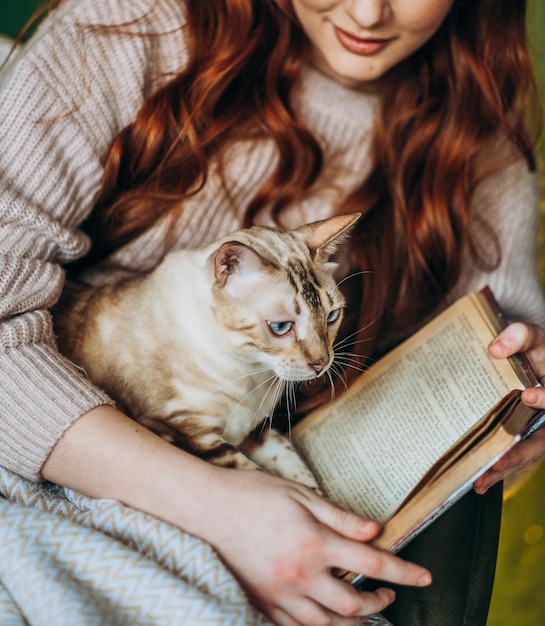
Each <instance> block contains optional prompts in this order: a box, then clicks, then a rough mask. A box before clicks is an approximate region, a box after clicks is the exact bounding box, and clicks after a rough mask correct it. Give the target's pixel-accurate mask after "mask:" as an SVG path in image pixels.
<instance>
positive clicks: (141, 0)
mask: <svg viewBox="0 0 545 626" xmlns="http://www.w3.org/2000/svg"><path fill="white" fill-rule="evenodd" d="M55 19H57V20H68V21H74V22H78V23H80V24H81V25H88V26H90V25H93V26H131V27H133V28H137V29H138V28H143V29H147V30H148V31H149V32H153V31H154V30H155V29H156V28H157V27H161V26H163V25H165V24H167V25H168V26H169V29H172V28H174V27H176V26H182V25H183V23H184V22H185V3H184V2H181V1H180V0H161V2H157V1H156V0H65V1H64V2H63V3H62V4H61V5H60V6H59V8H58V9H57V11H56V13H55ZM165 30H166V29H165Z"/></svg>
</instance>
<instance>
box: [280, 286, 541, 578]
mask: <svg viewBox="0 0 545 626" xmlns="http://www.w3.org/2000/svg"><path fill="white" fill-rule="evenodd" d="M504 326H505V322H504V319H503V316H502V314H501V312H500V311H499V309H498V306H497V304H496V302H495V300H494V298H493V296H492V293H491V291H490V290H489V289H488V288H485V289H483V290H482V291H480V292H476V293H472V294H469V295H467V296H465V297H463V298H461V299H460V300H458V301H457V302H455V303H454V304H453V305H451V306H450V307H449V308H448V309H446V310H445V311H444V312H443V313H441V314H440V315H439V316H437V317H436V318H435V319H433V320H432V321H431V322H429V323H428V324H427V325H426V326H425V327H424V328H422V329H421V330H419V331H418V332H417V333H415V334H414V335H413V336H412V337H410V338H409V339H407V340H406V341H405V342H404V343H402V344H400V345H399V346H398V347H397V348H395V349H394V350H392V352H390V353H389V354H387V355H386V356H384V357H383V358H382V359H380V360H379V361H377V362H376V363H375V364H374V365H372V366H371V367H370V368H369V369H368V370H367V371H366V372H365V373H364V374H362V375H361V376H360V377H359V379H358V380H357V381H356V382H355V383H354V384H353V385H352V386H351V388H350V389H349V390H348V391H347V392H346V393H345V394H344V395H343V396H341V397H340V398H339V399H338V400H336V401H335V402H332V403H330V404H328V405H326V406H323V407H321V408H319V409H317V410H316V411H314V412H312V413H310V414H309V415H308V416H307V417H305V418H304V419H303V420H302V421H301V422H300V423H299V424H298V425H297V426H296V427H295V428H294V429H293V431H292V439H293V443H294V445H295V446H296V448H297V449H298V450H299V452H300V453H301V454H302V456H303V457H304V458H305V460H306V461H307V463H308V465H309V466H310V468H311V469H312V471H313V472H314V474H315V476H316V478H317V480H318V482H319V483H320V485H321V486H322V488H323V490H324V492H325V493H326V495H327V496H328V497H329V498H330V499H331V500H333V501H335V502H337V503H339V504H340V505H342V506H344V507H345V508H347V509H350V510H352V511H355V512H357V513H360V514H362V515H365V516H368V517H371V518H373V519H377V520H379V521H381V522H383V523H384V530H383V532H382V534H381V535H380V536H379V537H378V538H377V539H376V540H375V541H374V542H373V543H374V545H376V546H378V547H381V548H384V549H387V550H391V551H393V552H396V551H398V550H399V549H401V548H402V547H403V546H404V545H405V544H406V543H407V542H408V541H409V540H410V539H411V538H412V537H414V536H415V535H416V534H417V533H418V532H420V530H422V529H423V528H424V527H425V526H427V525H428V524H429V523H431V522H432V521H433V520H434V519H435V518H436V517H437V516H439V515H440V514H441V513H442V512H444V511H445V510H446V509H447V508H448V507H449V506H450V505H451V504H453V503H454V502H455V501H456V500H457V499H458V498H460V497H461V496H462V495H463V494H464V493H466V492H467V491H468V490H469V489H471V487H472V483H473V481H474V480H475V479H476V478H477V477H478V476H479V475H480V474H482V473H483V472H484V471H485V470H486V469H488V468H489V467H490V466H491V465H493V464H494V463H495V462H496V460H497V459H499V458H500V457H501V456H502V455H503V454H505V452H507V450H509V449H510V448H511V447H512V446H513V445H514V444H515V443H516V442H517V441H519V440H520V439H521V438H524V437H526V436H527V435H529V434H530V433H531V432H533V430H534V429H535V428H537V427H538V426H540V425H541V422H542V420H543V419H544V418H543V413H544V412H543V411H541V410H535V409H531V408H529V407H527V406H526V405H525V404H523V403H522V402H521V401H520V390H522V389H523V388H525V387H529V386H537V385H538V384H539V383H538V381H537V379H536V376H535V375H534V373H533V372H532V370H531V367H530V365H529V363H528V361H527V359H526V358H525V357H524V356H523V355H517V356H516V357H513V358H510V359H502V360H497V359H492V358H491V357H490V356H489V354H488V351H487V346H488V344H489V343H490V342H491V341H492V339H493V338H494V337H495V336H496V335H497V333H498V332H499V331H500V330H501V329H502V328H503V327H504ZM345 578H346V579H347V580H351V581H352V582H353V583H354V584H356V583H357V582H358V578H357V577H356V575H355V574H352V573H346V574H345Z"/></svg>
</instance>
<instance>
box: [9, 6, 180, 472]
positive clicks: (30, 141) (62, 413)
mask: <svg viewBox="0 0 545 626" xmlns="http://www.w3.org/2000/svg"><path fill="white" fill-rule="evenodd" d="M151 6H152V3H151V1H150V0H131V2H127V1H122V0H79V1H78V2H75V1H72V0H68V2H66V3H65V4H63V5H62V7H63V8H62V9H61V11H59V13H58V14H56V15H55V16H53V18H51V19H49V20H48V21H47V22H46V23H45V24H44V25H43V26H42V27H41V29H40V30H39V31H38V33H37V34H36V35H35V36H34V38H33V39H32V40H31V41H30V42H29V44H27V47H26V49H25V50H24V51H23V52H21V53H20V54H18V56H17V58H16V60H15V61H14V62H13V63H12V64H11V65H10V66H8V68H7V69H6V70H5V71H4V75H3V77H2V82H1V84H0V464H2V465H4V466H6V467H8V468H9V469H11V470H13V471H15V472H17V473H19V474H21V475H23V476H25V477H27V478H30V479H32V480H38V479H39V478H40V470H41V467H42V465H43V463H44V462H45V460H46V459H47V457H48V455H49V453H50V451H51V450H52V449H53V447H54V446H55V444H56V443H57V441H58V440H59V439H60V437H61V436H62V434H63V433H64V432H65V430H66V429H67V428H68V427H69V426H70V425H71V424H72V423H73V422H74V421H75V420H76V419H77V418H78V417H79V416H81V415H83V414H84V413H85V412H87V411H88V410H90V409H91V408H93V407H95V406H98V405H100V404H104V403H110V400H109V398H108V397H107V396H106V395H105V394H104V393H103V392H102V391H100V390H99V389H97V388H95V387H94V386H93V385H91V384H90V382H89V381H88V380H87V379H86V378H85V376H84V375H83V373H82V372H81V371H80V370H79V369H78V368H77V367H75V366H74V365H73V364H71V363H70V362H68V361H67V360H66V359H64V358H63V357H62V356H61V355H60V354H59V353H58V352H57V349H56V343H55V338H54V335H53V330H52V322H51V318H50V314H49V312H48V309H49V307H51V306H52V305H53V304H54V303H55V301H56V300H57V298H58V296H59V294H60V292H61V289H62V285H63V280H64V272H63V269H62V265H63V264H64V263H66V262H69V261H71V260H74V259H76V258H78V257H80V256H82V255H83V254H84V253H85V252H86V251H87V250H88V247H89V241H88V239H87V237H86V236H85V235H84V234H83V232H82V231H81V230H79V226H80V225H81V223H82V221H83V220H84V219H85V217H86V216H87V215H88V214H89V212H90V211H91V209H92V206H93V203H94V200H95V199H96V197H97V194H98V191H99V188H100V184H101V178H102V164H103V161H104V158H105V155H106V154H107V151H108V149H109V146H110V145H111V142H112V140H113V138H114V137H115V135H116V134H117V133H118V132H119V131H120V130H121V128H123V127H124V126H125V125H126V124H127V123H128V122H129V121H130V120H131V119H132V117H133V116H134V114H135V112H136V110H137V109H138V108H139V106H140V105H141V103H142V101H143V99H144V97H145V96H146V95H147V93H148V92H149V90H150V89H151V88H152V84H153V80H154V77H155V78H157V79H158V80H159V76H165V75H166V74H167V73H168V71H169V68H168V63H165V64H163V66H161V63H159V57H160V55H161V49H160V46H162V45H166V44H163V43H161V44H158V43H156V42H155V43H154V40H156V39H157V37H155V38H153V37H136V36H133V35H132V34H131V35H127V34H126V33H125V34H119V33H118V35H117V36H114V35H112V34H111V33H108V32H104V29H100V28H93V27H92V24H93V23H94V22H95V23H97V24H120V23H123V24H127V23H131V24H132V23H135V24H137V25H138V26H137V28H139V29H145V28H148V29H149V28H150V25H149V23H148V22H147V21H146V19H140V18H141V16H142V15H144V16H147V15H148V14H150V7H151ZM163 6H164V7H170V9H169V10H170V11H171V13H168V11H167V10H166V8H165V9H164V14H161V13H159V12H158V13H157V16H156V17H155V19H156V22H154V23H153V24H154V28H155V27H156V28H157V29H159V32H166V31H170V32H171V33H172V32H173V24H174V25H176V22H175V21H174V20H173V14H172V11H173V10H174V9H173V7H175V6H178V7H179V4H178V3H175V2H169V1H168V0H166V2H165V3H164V4H163ZM178 12H179V9H178ZM136 17H138V18H139V19H140V21H138V20H136V22H135V21H134V20H135V18H136ZM176 17H179V16H176ZM161 19H162V20H163V23H161ZM131 20H132V21H131ZM179 23H180V22H178V24H179ZM83 24H85V25H86V26H82V25H83ZM89 24H91V26H89ZM106 30H107V29H106ZM178 36H179V35H178ZM178 52H180V50H179V49H178Z"/></svg>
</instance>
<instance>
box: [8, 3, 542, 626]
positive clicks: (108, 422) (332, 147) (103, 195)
mask: <svg viewBox="0 0 545 626" xmlns="http://www.w3.org/2000/svg"><path fill="white" fill-rule="evenodd" d="M55 4H60V6H59V8H58V10H57V11H56V12H55V13H54V14H53V15H52V17H51V18H50V19H49V20H47V21H46V22H45V24H43V25H42V27H41V28H40V30H39V31H38V33H37V34H36V35H35V36H34V37H33V38H32V40H31V41H30V43H29V44H28V45H27V46H26V50H24V52H22V53H21V54H20V55H19V56H18V57H17V58H16V59H15V61H14V62H13V63H12V64H10V65H8V67H7V68H6V69H5V70H4V79H3V84H2V91H1V101H0V120H2V122H1V123H2V133H1V141H2V149H1V150H0V163H1V166H0V172H1V181H0V182H1V187H2V194H1V195H0V211H1V215H2V237H3V243H4V245H3V248H2V250H3V253H2V254H3V257H2V263H3V268H2V272H1V273H0V275H1V276H2V278H1V279H0V285H1V287H2V296H3V302H4V306H3V309H2V318H1V326H0V334H1V336H2V345H3V347H4V350H3V352H2V357H1V359H2V363H1V366H0V381H1V388H2V399H1V400H0V406H1V407H2V409H1V415H2V420H1V421H0V428H1V429H2V436H1V438H0V463H1V464H2V465H4V466H6V467H7V468H8V469H9V470H12V471H14V472H16V473H17V474H20V475H22V476H23V477H26V478H28V479H30V480H32V481H38V480H40V479H41V478H44V479H46V480H48V481H52V482H53V483H57V484H60V485H64V486H67V487H70V488H73V489H75V490H76V491H78V492H81V493H84V494H87V495H90V496H93V497H97V498H115V499H117V500H120V501H121V502H124V503H126V504H128V505H130V506H131V507H133V508H135V509H139V510H141V511H144V512H151V513H153V514H154V515H156V516H157V517H159V518H161V519H163V520H165V521H167V522H170V523H171V524H174V525H175V526H177V527H179V528H182V529H184V530H185V531H187V532H188V533H191V534H194V535H197V536H198V537H201V538H203V539H204V540H206V541H207V542H209V543H210V544H211V545H212V546H213V547H214V548H215V549H216V551H217V552H218V553H219V555H220V557H221V559H222V560H223V561H224V562H225V563H226V564H227V566H228V567H229V569H230V570H231V571H232V572H233V573H234V574H235V576H236V577H237V579H238V580H239V582H240V583H241V585H242V587H243V589H244V590H245V591H246V593H247V594H248V595H249V597H250V599H251V600H252V602H253V603H254V604H255V605H256V606H257V607H259V608H260V609H261V610H262V611H263V612H264V613H265V614H267V616H268V617H269V618H270V619H271V620H273V621H274V622H275V623H276V624H280V625H282V626H283V625H285V626H291V625H292V624H312V625H318V624H343V625H344V624H356V623H359V622H360V621H361V619H362V617H363V616H366V615H369V614H371V613H375V612H378V611H381V610H383V609H384V608H385V607H386V606H387V605H389V604H390V603H391V602H392V601H393V599H394V594H393V592H392V591H391V590H389V589H385V588H379V589H377V590H374V591H366V592H363V593H357V592H356V591H355V590H354V589H352V588H350V587H349V586H347V585H345V584H344V583H342V582H340V581H338V580H336V579H334V578H333V577H332V576H331V573H330V570H331V568H332V567H343V568H348V569H351V570H356V571H361V572H363V573H364V574H366V575H368V576H370V577H372V578H377V579H380V580H384V581H387V582H388V583H401V584H403V585H409V586H410V587H409V588H408V595H409V605H410V603H411V597H412V596H411V594H416V593H417V590H416V589H415V588H414V586H426V585H428V584H429V582H430V574H429V572H428V571H427V570H426V569H425V568H423V567H420V566H417V565H414V564H412V563H409V562H407V561H402V560H401V559H399V558H397V557H394V556H392V555H388V554H385V553H382V552H378V551H376V550H374V549H373V548H372V547H371V546H370V545H368V544H367V543H366V542H367V541H369V540H371V539H372V538H373V536H375V535H376V534H377V533H378V532H379V528H378V525H377V524H375V523H374V522H371V521H366V520H362V519H360V518H358V517H357V516H354V515H351V514H348V513H344V512H341V511H340V510H339V509H337V508H335V507H333V506H332V505H330V504H329V503H327V502H325V501H323V500H321V499H319V498H318V497H316V496H315V495H314V494H311V493H308V492H307V491H306V490H305V489H302V488H299V487H297V486H294V485H291V484H289V483H286V482H285V481H282V480H280V479H277V478H273V477H270V476H266V475H263V474H261V473H257V472H232V471H229V470H224V469H221V468H216V467H213V466H211V465H208V464H206V463H204V462H202V461H200V460H198V459H195V458H193V457H190V456H188V455H186V454H185V453H183V452H181V451H180V450H177V449H175V448H173V447H171V446H169V445H168V444H166V443H165V442H164V441H162V440H160V439H158V438H156V437H155V436H153V435H152V434H151V433H149V432H148V431H146V430H144V429H142V428H141V427H137V426H135V424H134V423H133V422H132V421H131V420H129V419H128V418H126V417H125V416H123V415H122V414H121V413H120V412H118V411H117V410H116V409H115V408H113V407H112V405H111V402H110V401H109V399H108V398H107V397H105V396H104V394H103V393H101V392H100V390H97V389H95V388H94V387H93V386H92V385H90V384H89V383H88V381H87V380H86V379H85V377H84V375H83V374H82V373H81V372H80V371H79V370H77V369H76V368H75V367H73V366H72V365H71V364H70V363H67V362H66V361H65V360H63V359H62V358H61V357H60V356H59V355H58V354H57V353H56V350H55V344H54V339H53V336H52V332H51V324H50V318H49V314H48V312H47V309H48V308H49V307H51V306H52V305H53V304H54V303H55V301H56V299H57V298H58V295H59V292H60V290H61V288H62V283H63V275H64V269H65V268H66V267H68V266H69V265H70V264H72V265H71V271H72V272H73V273H74V274H78V275H79V276H80V277H83V278H84V279H85V280H86V281H88V282H90V283H94V284H99V283H100V282H102V281H111V280H115V279H116V278H118V277H120V276H123V275H125V274H127V273H130V272H134V271H145V270H148V269H150V268H151V267H153V266H154V265H156V264H157V263H158V262H159V260H160V259H161V257H162V256H163V255H164V253H165V251H166V250H168V249H169V248H170V247H172V246H174V245H177V246H195V245H198V244H199V243H202V242H204V241H210V240H212V239H214V238H215V237H216V236H218V235H220V234H225V233H227V232H229V231H230V230H233V229H234V228H237V227H239V226H241V225H244V224H250V223H280V224H282V225H286V226H292V225H297V224H301V223H303V222H307V221H311V220H314V219H319V218H321V217H325V216H327V215H330V214H333V213H336V212H338V213H345V212H348V211H351V210H354V209H357V210H360V211H363V212H364V213H365V217H364V218H363V219H362V220H361V224H360V225H359V228H358V233H357V234H356V235H355V237H354V238H353V239H352V242H353V245H352V246H351V248H350V250H347V251H344V253H343V254H342V257H341V258H340V259H339V261H340V262H341V267H342V270H343V273H344V274H345V275H347V274H348V273H350V272H353V271H354V270H361V271H365V272H366V274H365V280H362V281H361V283H357V284H352V285H351V294H352V297H353V299H358V300H360V301H361V302H364V303H365V306H360V311H359V315H358V319H357V320H355V321H354V324H355V327H357V328H361V329H365V330H364V331H362V332H363V334H362V336H361V337H360V338H361V339H363V340H365V341H364V342H363V343H359V344H358V345H361V346H364V350H365V353H364V354H362V357H363V356H370V357H373V358H376V357H377V356H379V355H380V354H381V353H382V352H384V351H385V350H387V349H388V348H389V347H391V346H392V345H393V344H395V343H396V342H398V341H399V340H400V339H402V338H403V337H405V336H407V335H408V334H410V333H411V332H412V331H413V330H414V329H415V328H417V327H418V326H420V325H422V324H423V323H424V322H425V321H426V320H427V319H428V318H429V317H430V316H431V315H433V314H434V313H436V312H437V311H438V310H440V309H441V308H443V307H444V306H445V305H446V304H447V303H448V302H450V301H451V300H452V299H453V298H455V297H457V296H458V295H461V294H462V293H464V292H466V291H468V290H471V289H474V288H478V287H479V286H482V285H483V284H484V283H489V284H490V285H491V286H492V288H493V290H494V291H495V293H496V296H497V297H498V299H499V300H500V303H501V305H502V306H503V308H504V310H505V312H506V313H507V314H508V315H509V316H510V317H512V318H513V319H517V320H518V319H520V320H524V322H522V323H518V324H515V325H513V326H511V327H509V328H508V329H507V330H506V331H505V332H504V333H503V334H502V336H501V337H500V339H499V340H498V341H497V342H496V343H495V344H494V345H493V346H492V347H491V351H492V353H493V355H494V356H495V357H498V358H503V357H505V356H507V355H508V354H512V353H514V352H516V351H518V350H527V351H528V354H529V356H530V357H531V358H532V359H533V362H534V365H535V367H536V370H537V372H538V373H539V375H545V356H544V347H545V331H543V330H542V328H541V327H540V326H538V325H537V324H541V325H543V323H545V315H544V307H543V304H544V303H543V298H542V294H541V292H540V290H539V287H538V283H537V278H536V275H535V269H534V267H533V262H534V259H533V252H534V247H533V246H534V243H533V242H534V233H535V225H536V219H537V218H536V214H535V204H536V191H535V176H534V170H535V164H534V161H533V153H532V146H531V142H530V140H529V138H528V135H527V131H526V127H525V125H524V116H525V110H526V103H527V101H528V100H529V99H530V98H531V97H532V93H533V92H532V88H533V83H532V78H531V71H530V66H529V62H528V55H527V51H526V47H525V41H524V26H523V25H524V3H523V2H520V0H517V1H516V2H515V1H514V0H509V1H508V0H502V1H501V2H500V3H498V0H480V1H479V2H463V1H462V2H453V1H452V0H420V1H419V2H415V1H414V0H390V1H385V0H384V1H383V0H365V1H364V0H359V1H357V0H291V1H289V0H255V1H254V2H248V1H247V0H238V1H234V0H231V1H229V2H220V1H212V0H209V1H208V2H202V1H201V0H187V1H185V2H184V1H183V0H160V1H159V2H157V1H153V2H152V1H151V0H130V1H129V0H66V1H65V2H62V3H55ZM82 259H83V261H81V260H82ZM76 261H79V263H77V264H75V265H74V262H76ZM369 272H371V273H369ZM524 398H525V401H527V402H528V403H529V404H531V405H532V406H541V407H545V392H543V391H542V390H528V391H526V392H525V395H524ZM544 452H545V442H544V437H543V436H542V434H541V433H536V434H535V435H533V436H532V438H531V439H530V440H528V441H527V442H526V443H525V444H521V446H519V447H518V448H517V450H516V451H514V452H513V454H512V455H510V456H509V457H507V458H506V459H505V460H504V461H503V462H502V464H501V465H498V466H497V467H496V468H494V470H493V471H491V472H489V473H488V474H487V475H486V476H485V477H483V478H482V479H481V480H480V481H479V483H478V485H477V487H476V488H477V490H478V491H479V492H484V491H485V490H486V489H487V488H488V487H490V486H492V485H493V484H494V483H496V482H497V481H498V480H499V479H501V478H502V477H503V476H505V475H507V474H508V473H510V472H511V471H514V470H515V469H517V468H518V467H522V466H524V465H526V464H527V463H530V462H531V461H533V460H535V459H537V458H540V457H541V456H542V455H543V454H544ZM142 459H145V464H144V463H142ZM172 494H176V497H175V498H173V496H172ZM483 502H489V500H488V498H486V499H484V500H483V499H479V503H478V504H475V502H474V501H473V500H472V499H470V500H468V503H466V504H465V507H466V509H467V508H468V507H469V509H470V511H471V515H472V516H473V517H475V519H477V518H479V519H482V517H483V515H484V516H485V518H486V516H487V515H491V516H492V517H494V515H493V513H494V511H496V510H497V503H498V497H497V494H496V497H495V498H492V500H490V502H491V504H490V505H487V504H483ZM459 510H462V511H465V509H459ZM217 511H221V516H218V515H217V514H216V512H217ZM483 511H484V513H483ZM490 511H491V512H490ZM455 515H456V513H455ZM462 517H463V520H465V521H464V524H463V527H464V532H466V534H469V535H470V536H469V537H465V538H461V539H460V541H461V542H463V544H464V545H469V546H471V549H472V550H473V546H472V544H471V541H475V538H476V537H477V538H478V540H479V541H480V540H481V539H483V536H482V535H480V534H479V533H480V532H483V531H481V530H479V529H478V528H477V527H475V528H474V527H473V524H469V523H468V522H467V520H468V519H469V518H468V517H467V516H466V514H465V512H464V513H463V515H462ZM445 519H447V522H443V523H444V524H448V517H446V518H445ZM286 520H289V525H286V523H285V521H286ZM458 527H459V526H458ZM435 528H437V529H441V528H443V527H442V526H439V523H438V524H437V525H436V526H435ZM490 528H492V532H491V534H489V535H488V542H489V543H491V544H492V547H493V548H494V547H495V546H494V543H495V541H496V539H497V534H496V532H497V523H496V522H494V521H493V520H492V521H491V526H490ZM432 532H435V533H438V532H440V530H434V531H432ZM441 532H442V531H441ZM485 535H486V533H485ZM264 537H266V538H274V540H272V539H270V540H264ZM422 541H423V543H424V546H423V547H422V550H424V551H425V550H426V541H427V540H426V539H423V540H422ZM441 541H442V544H444V543H445V542H446V543H447V544H450V547H451V551H452V552H453V553H454V556H456V555H457V554H460V552H461V550H462V545H458V544H457V543H456V542H457V539H455V540H453V541H451V542H449V539H448V537H445V535H444V534H443V535H442V536H441ZM415 545H418V544H415ZM481 547H482V546H481ZM427 551H428V553H429V552H430V550H429V545H428V549H427ZM473 551H474V550H473ZM477 552H478V550H477ZM487 554H488V552H487ZM483 558H488V557H484V556H483ZM449 559H450V556H449V554H448V552H446V551H445V552H444V553H443V555H442V562H443V563H445V567H447V566H448V568H449V571H448V572H447V575H446V577H445V579H444V580H445V581H446V582H445V587H448V586H449V584H450V586H451V588H454V587H456V586H455V585H454V584H451V581H452V579H453V577H454V574H453V572H454V570H455V563H451V562H450V561H449ZM424 560H425V558H424ZM460 560H463V559H460ZM488 563H489V564H490V563H492V566H493V560H492V561H488ZM450 568H452V569H450ZM492 570H493V567H492ZM488 574H490V575H491V572H488ZM458 575H459V576H463V575H464V571H460V572H459V573H458ZM434 576H436V578H437V575H436V574H435V572H434ZM489 579H490V576H488V581H486V582H485V583H483V584H482V585H481V586H480V587H479V590H478V591H479V593H470V592H469V591H467V590H464V591H463V592H462V591H460V593H462V594H463V595H464V596H465V595H467V598H466V597H459V598H454V602H456V599H458V600H459V604H460V606H461V605H462V604H464V603H466V604H467V603H468V602H469V601H471V602H474V603H476V604H480V605H481V618H482V613H486V602H487V599H488V595H489V592H490V580H489ZM441 588H442V587H441V586H440V585H439V587H436V592H435V594H434V595H435V598H437V597H439V598H440V601H441V594H440V593H439V594H437V589H439V590H440V589H441ZM456 588H457V589H459V588H458V587H456ZM432 589H433V586H432ZM460 589H461V588H460ZM414 597H416V595H415V596H414ZM430 602H431V604H430ZM442 602H443V604H442V606H441V609H442V611H443V613H442V614H441V619H442V622H441V623H445V624H446V623H449V622H448V621H447V620H448V619H449V612H448V611H447V609H446V602H444V598H443V599H442ZM396 604H397V603H396ZM483 604H484V605H485V606H484V608H482V605H483ZM424 605H425V606H428V605H429V606H432V605H433V607H434V608H432V609H431V612H428V613H426V615H427V616H428V617H427V618H426V619H431V618H429V616H433V614H434V613H433V612H434V611H436V610H437V606H438V605H437V603H436V604H435V605H434V604H433V601H428V600H425V601H423V606H424ZM394 606H396V605H394ZM399 606H402V605H399ZM400 610H401V609H400ZM418 610H420V609H418ZM423 610H425V611H427V610H428V609H423ZM403 611H405V613H404V616H405V620H406V621H404V622H400V623H411V621H410V620H411V619H413V617H408V616H409V615H410V612H409V611H410V609H405V608H404V609H403ZM463 612H465V613H467V607H466V608H465V609H464V611H463ZM459 614H460V607H458V608H453V609H452V611H451V612H450V620H451V621H452V623H457V624H460V623H461V621H457V620H459V617H458V616H459ZM470 614H471V613H470ZM485 617H486V616H484V619H485ZM414 619H415V620H416V619H418V618H416V617H415V618H414ZM112 623H115V622H114V621H113V618H112ZM412 623H417V622H416V621H414V622H412ZM420 623H432V622H431V621H427V622H425V621H424V622H422V621H421V622H420ZM469 623H472V624H476V623H478V622H477V621H476V619H474V620H473V621H472V622H469Z"/></svg>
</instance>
